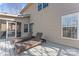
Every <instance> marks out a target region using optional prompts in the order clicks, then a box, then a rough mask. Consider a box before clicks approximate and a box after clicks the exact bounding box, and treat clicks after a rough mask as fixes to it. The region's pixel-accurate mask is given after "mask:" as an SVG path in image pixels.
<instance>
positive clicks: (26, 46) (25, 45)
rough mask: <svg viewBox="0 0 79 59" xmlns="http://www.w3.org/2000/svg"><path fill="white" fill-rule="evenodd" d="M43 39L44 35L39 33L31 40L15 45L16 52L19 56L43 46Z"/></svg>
mask: <svg viewBox="0 0 79 59" xmlns="http://www.w3.org/2000/svg"><path fill="white" fill-rule="evenodd" d="M41 37H42V33H37V35H36V37H35V38H32V39H31V40H28V41H24V42H17V43H15V50H16V52H17V53H18V54H19V53H21V52H23V51H26V50H28V49H31V48H33V47H35V46H38V45H41V44H42V40H41Z"/></svg>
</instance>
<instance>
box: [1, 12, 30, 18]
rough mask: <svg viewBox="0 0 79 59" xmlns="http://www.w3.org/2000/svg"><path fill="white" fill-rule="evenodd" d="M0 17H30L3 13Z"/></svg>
mask: <svg viewBox="0 0 79 59" xmlns="http://www.w3.org/2000/svg"><path fill="white" fill-rule="evenodd" d="M0 16H5V17H13V18H28V17H29V16H30V15H28V14H27V15H26V16H24V15H13V14H5V13H0Z"/></svg>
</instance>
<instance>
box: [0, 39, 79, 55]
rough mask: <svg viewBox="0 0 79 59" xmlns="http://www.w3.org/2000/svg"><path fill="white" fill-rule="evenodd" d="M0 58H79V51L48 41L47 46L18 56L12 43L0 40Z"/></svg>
mask: <svg viewBox="0 0 79 59" xmlns="http://www.w3.org/2000/svg"><path fill="white" fill-rule="evenodd" d="M0 56H79V49H76V48H72V47H69V46H64V45H59V44H56V43H52V42H50V41H47V43H46V44H42V45H39V46H36V47H34V48H32V49H29V50H27V51H24V52H23V53H21V54H16V51H15V50H14V46H13V45H11V43H10V41H5V39H4V40H0Z"/></svg>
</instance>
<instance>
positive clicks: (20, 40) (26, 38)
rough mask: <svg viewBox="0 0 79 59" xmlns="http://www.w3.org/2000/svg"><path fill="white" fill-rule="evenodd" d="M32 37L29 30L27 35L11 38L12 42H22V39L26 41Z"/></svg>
mask: <svg viewBox="0 0 79 59" xmlns="http://www.w3.org/2000/svg"><path fill="white" fill-rule="evenodd" d="M31 38H32V32H29V33H28V35H27V37H19V38H14V39H13V40H12V44H15V43H18V42H23V41H27V40H29V39H31Z"/></svg>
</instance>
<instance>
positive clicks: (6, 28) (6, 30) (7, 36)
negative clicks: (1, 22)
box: [6, 21, 8, 39]
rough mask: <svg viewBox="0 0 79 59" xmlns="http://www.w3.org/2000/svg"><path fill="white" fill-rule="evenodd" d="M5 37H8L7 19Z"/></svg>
mask: <svg viewBox="0 0 79 59" xmlns="http://www.w3.org/2000/svg"><path fill="white" fill-rule="evenodd" d="M6 25H7V26H6V39H7V38H8V21H6Z"/></svg>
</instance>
